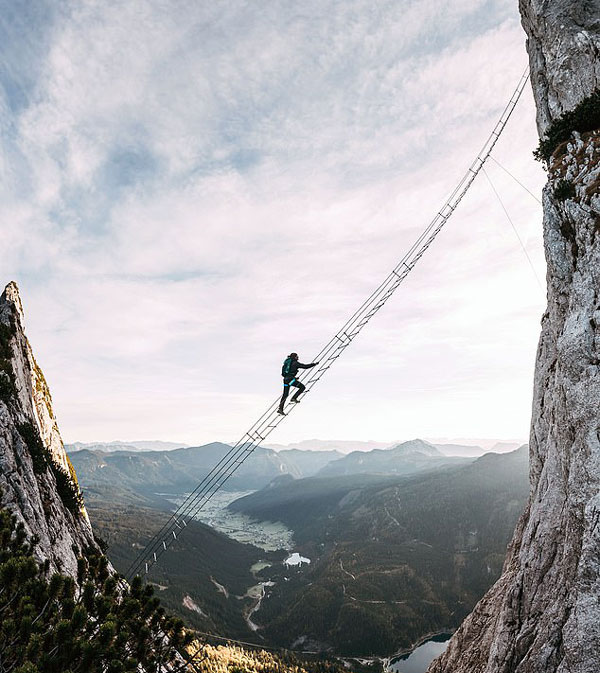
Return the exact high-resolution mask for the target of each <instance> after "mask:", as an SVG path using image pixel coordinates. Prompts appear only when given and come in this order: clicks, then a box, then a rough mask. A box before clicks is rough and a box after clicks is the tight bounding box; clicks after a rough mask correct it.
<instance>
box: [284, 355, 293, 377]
mask: <svg viewBox="0 0 600 673" xmlns="http://www.w3.org/2000/svg"><path fill="white" fill-rule="evenodd" d="M291 369H292V358H286V359H285V362H284V363H283V367H282V368H281V376H289V375H290V370H291Z"/></svg>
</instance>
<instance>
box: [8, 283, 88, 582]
mask: <svg viewBox="0 0 600 673" xmlns="http://www.w3.org/2000/svg"><path fill="white" fill-rule="evenodd" d="M32 438H33V439H32ZM59 471H60V472H59ZM61 476H62V478H61ZM57 479H58V481H59V482H60V483H57ZM65 492H70V493H77V492H78V486H77V482H76V476H75V472H74V470H73V469H72V467H71V465H70V463H69V459H68V458H67V454H66V453H65V450H64V447H63V443H62V440H61V437H60V433H59V431H58V425H57V422H56V418H55V416H54V413H53V411H52V400H51V397H50V391H49V389H48V386H47V384H46V380H45V378H44V375H43V373H42V370H41V369H40V368H39V366H38V365H37V363H36V361H35V358H34V356H33V352H32V350H31V346H30V345H29V341H28V340H27V337H26V336H25V332H24V327H23V307H22V304H21V299H20V297H19V292H18V289H17V286H16V285H15V284H14V283H10V284H9V285H8V286H7V287H6V289H5V290H4V293H3V294H2V295H1V296H0V504H1V505H2V506H3V507H6V508H7V509H8V510H10V511H11V512H12V513H13V514H15V515H16V517H17V519H18V520H19V521H20V522H22V523H23V525H24V528H25V532H26V534H27V536H28V538H34V537H35V538H37V539H38V544H37V545H36V546H35V553H36V556H37V557H38V558H39V559H40V560H41V561H45V560H47V561H49V571H50V572H56V571H60V572H63V573H67V574H70V575H72V576H75V575H76V573H77V557H78V556H81V555H82V552H84V550H95V551H98V548H97V546H96V543H95V541H94V536H93V533H92V529H91V526H90V522H89V520H88V516H87V513H86V511H85V508H84V507H83V506H82V505H81V506H79V505H78V506H73V504H72V502H71V504H70V505H69V504H68V499H67V498H66V497H65Z"/></svg>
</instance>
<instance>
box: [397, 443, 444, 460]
mask: <svg viewBox="0 0 600 673" xmlns="http://www.w3.org/2000/svg"><path fill="white" fill-rule="evenodd" d="M388 450H389V451H393V452H394V453H395V454H396V455H398V456H408V455H411V454H413V453H421V454H423V455H425V456H437V457H442V456H443V455H444V454H443V453H442V452H441V451H440V450H439V449H437V448H436V447H435V446H434V445H433V444H430V443H429V442H426V441H425V440H424V439H411V440H409V441H407V442H401V443H400V444H396V446H393V447H392V448H391V449H388Z"/></svg>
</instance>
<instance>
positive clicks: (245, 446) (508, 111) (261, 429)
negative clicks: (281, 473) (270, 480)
mask: <svg viewBox="0 0 600 673" xmlns="http://www.w3.org/2000/svg"><path fill="white" fill-rule="evenodd" d="M528 79H529V70H528V69H527V70H526V71H525V72H524V73H523V75H522V76H521V79H520V80H519V83H518V85H517V88H516V89H515V91H514V93H513V95H512V96H511V98H510V100H509V102H508V103H507V105H506V107H505V108H504V111H503V112H502V115H501V116H500V119H499V120H498V122H497V123H496V125H495V127H494V129H493V131H492V132H491V133H490V135H489V137H488V138H487V140H486V141H485V143H484V145H483V147H482V148H481V151H480V152H479V153H478V154H477V157H476V158H475V160H474V161H473V163H472V164H471V165H470V166H469V168H468V169H467V171H466V172H465V174H464V175H463V177H462V179H461V180H460V181H459V183H458V184H457V185H456V187H455V188H454V190H453V191H452V193H451V194H450V196H449V197H448V198H447V199H446V201H445V202H444V205H443V206H442V207H441V208H440V209H439V210H438V212H437V213H436V214H435V216H434V218H433V219H432V220H431V222H430V223H429V225H428V226H427V227H426V228H425V229H424V231H423V232H422V233H421V235H420V236H419V238H418V239H417V240H416V241H415V243H414V244H413V245H412V247H411V248H410V249H409V251H408V252H407V253H406V254H405V255H404V257H403V258H402V259H401V260H400V262H399V263H398V264H397V265H396V267H395V268H394V269H392V271H391V272H390V273H389V275H388V276H387V277H386V278H385V280H384V281H383V282H382V283H381V284H380V285H379V287H378V288H377V289H376V290H375V291H374V292H373V293H372V294H371V296H370V297H369V298H368V299H367V300H366V301H365V302H364V303H363V304H362V305H361V306H360V308H359V309H358V310H357V311H356V312H355V313H354V314H353V315H352V317H351V318H350V319H349V320H348V321H347V322H346V323H345V324H344V325H343V327H342V328H341V329H340V330H339V331H338V332H337V333H336V334H335V335H334V336H333V337H332V338H331V340H330V341H329V343H328V344H327V345H326V346H325V347H324V348H322V349H321V351H320V352H319V354H318V355H317V356H316V357H315V358H314V359H313V362H319V364H318V365H317V366H316V367H314V368H312V369H310V370H309V371H308V372H307V373H306V374H305V376H304V378H305V379H308V380H307V381H306V384H305V385H306V392H305V393H304V394H307V393H309V392H310V391H311V390H312V388H313V387H314V386H315V385H316V384H317V382H318V381H320V380H321V378H322V377H323V375H324V374H325V372H327V371H328V370H329V369H330V368H331V367H332V365H333V363H334V362H335V361H336V360H337V359H338V358H339V357H340V355H341V354H342V353H343V352H344V351H345V350H346V348H348V346H349V345H350V344H351V343H352V341H354V339H355V338H356V337H357V336H358V334H359V333H360V332H361V330H362V329H363V328H364V327H365V325H366V324H367V323H368V322H369V321H370V320H371V318H372V317H373V316H374V315H375V314H376V313H377V312H378V311H379V310H380V309H381V308H382V307H383V305H384V304H385V303H386V302H387V300H388V299H389V298H390V297H391V296H392V294H394V292H395V291H396V289H397V288H398V286H399V285H400V284H401V283H402V281H403V280H404V279H405V278H406V276H408V274H409V273H410V272H411V271H412V269H413V268H414V266H415V264H416V263H417V262H418V261H419V260H420V259H421V257H422V256H423V255H424V254H425V252H426V250H427V249H428V248H429V246H430V245H431V244H432V243H433V241H434V240H435V238H436V236H437V235H438V234H439V232H440V231H441V229H442V227H443V226H444V225H445V224H446V222H447V221H448V220H449V218H450V217H451V215H452V213H453V212H454V211H455V209H456V207H457V206H458V204H459V203H460V202H461V200H462V199H463V197H464V196H465V194H466V193H467V191H468V190H469V188H470V187H471V185H472V184H473V181H474V180H475V178H476V177H477V175H478V174H479V172H480V171H481V169H482V168H483V165H484V164H485V162H486V160H487V159H488V157H489V156H490V154H491V152H492V150H493V149H494V146H495V145H496V142H497V141H498V138H499V137H500V134H501V133H502V131H503V130H504V128H505V126H506V124H507V122H508V120H509V119H510V116H511V115H512V113H513V111H514V109H515V107H516V105H517V103H518V101H519V99H520V97H521V94H522V93H523V89H524V88H525V84H526V83H527V80H528ZM278 406H279V397H278V398H277V399H276V400H275V401H274V402H273V403H272V404H271V405H270V406H269V408H268V409H267V410H266V411H265V413H264V414H263V415H262V416H261V417H260V418H259V419H258V420H257V421H256V422H255V423H254V424H253V425H252V427H251V428H250V429H249V430H248V431H247V432H246V433H245V434H244V436H243V437H242V438H241V439H240V440H239V441H238V442H237V443H236V444H235V445H234V446H232V447H231V449H230V450H229V451H228V452H227V453H226V454H225V455H224V456H223V458H222V459H221V460H220V461H219V462H218V463H217V464H216V465H215V467H214V468H213V469H212V470H211V471H210V473H209V474H207V475H206V477H204V479H203V480H202V481H201V482H200V483H199V484H198V486H197V487H196V488H195V489H194V491H192V492H191V493H190V494H189V495H188V496H187V498H186V499H185V500H184V502H183V503H182V504H181V505H180V506H179V507H178V508H177V510H176V511H175V512H174V513H173V514H172V515H171V517H170V518H169V520H168V521H167V522H166V523H165V525H164V526H163V527H162V528H161V529H160V530H159V531H158V532H157V533H156V534H155V535H154V536H153V537H152V539H151V540H150V542H149V543H148V545H147V546H146V547H145V548H144V549H143V550H142V551H141V552H140V553H139V554H138V556H137V557H136V559H135V560H134V561H133V562H132V563H131V565H130V566H129V568H128V570H127V572H126V574H125V576H126V577H127V578H128V579H131V578H132V577H133V576H134V575H136V574H139V573H140V572H144V573H145V574H148V572H149V570H150V568H151V567H152V566H153V565H154V564H155V563H156V562H157V560H158V558H159V557H160V556H161V555H162V554H164V552H166V551H167V549H168V548H169V547H170V546H171V545H172V544H173V543H174V542H175V541H176V540H177V538H178V537H179V535H180V534H181V533H183V531H184V530H185V528H186V526H187V525H188V522H189V521H190V520H192V519H194V518H195V517H196V515H197V514H198V512H199V511H200V510H201V509H202V508H203V507H204V506H205V505H206V503H207V502H208V501H209V500H210V499H211V498H212V496H213V495H214V494H215V493H216V492H217V491H218V490H219V489H221V488H222V487H223V486H224V485H225V483H226V482H227V480H228V479H229V478H230V477H231V476H232V475H233V474H234V472H235V471H236V470H237V469H238V468H239V467H240V466H241V465H242V464H243V463H244V462H245V461H246V460H247V459H248V457H249V456H250V454H251V453H252V452H253V451H254V450H255V449H256V448H257V447H258V446H259V445H260V444H261V442H263V441H264V440H265V439H266V438H267V437H268V436H269V435H270V434H271V433H272V432H273V430H275V428H276V427H277V426H278V425H279V424H280V423H281V422H282V421H283V420H284V418H285V416H282V415H280V414H278V413H277V409H278ZM290 406H291V407H292V409H293V407H295V405H293V404H292V405H290ZM292 409H290V412H291V410H292Z"/></svg>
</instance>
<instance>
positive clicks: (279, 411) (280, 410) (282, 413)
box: [277, 409, 285, 416]
mask: <svg viewBox="0 0 600 673" xmlns="http://www.w3.org/2000/svg"><path fill="white" fill-rule="evenodd" d="M277 413H278V414H281V415H282V416H285V411H284V410H283V409H277Z"/></svg>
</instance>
